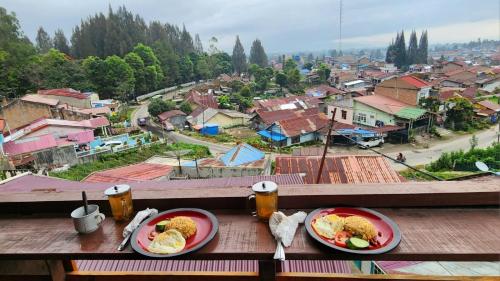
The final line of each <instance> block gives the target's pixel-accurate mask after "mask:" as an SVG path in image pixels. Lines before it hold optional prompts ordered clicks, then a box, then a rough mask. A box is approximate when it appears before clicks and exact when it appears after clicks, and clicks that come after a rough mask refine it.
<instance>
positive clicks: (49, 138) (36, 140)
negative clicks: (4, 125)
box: [3, 134, 57, 155]
mask: <svg viewBox="0 0 500 281" xmlns="http://www.w3.org/2000/svg"><path fill="white" fill-rule="evenodd" d="M56 146H57V142H56V139H55V138H54V136H53V135H51V134H47V135H43V136H39V137H32V138H29V139H25V140H19V141H9V142H6V143H4V144H3V149H4V151H5V153H7V154H9V155H18V154H23V153H30V152H35V151H39V150H43V149H47V148H51V147H56Z"/></svg>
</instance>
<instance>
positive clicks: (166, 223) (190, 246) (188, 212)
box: [131, 208, 219, 258]
mask: <svg viewBox="0 0 500 281" xmlns="http://www.w3.org/2000/svg"><path fill="white" fill-rule="evenodd" d="M218 227H219V223H218V221H217V218H216V217H215V216H214V215H213V214H212V213H210V212H208V211H206V210H202V209H196V208H182V209H172V210H168V211H165V212H162V213H159V214H158V215H156V216H154V217H152V218H149V219H147V220H146V221H144V222H143V223H141V225H139V227H138V228H137V229H136V230H135V231H134V233H133V235H132V239H131V245H132V248H133V249H134V250H135V251H136V252H138V253H140V254H142V255H145V256H148V257H151V258H170V257H175V256H179V255H184V254H187V253H191V252H193V251H196V250H198V249H200V248H202V247H203V246H205V245H206V244H207V243H208V242H210V241H211V240H212V239H213V238H214V236H215V234H216V233H217V231H218Z"/></svg>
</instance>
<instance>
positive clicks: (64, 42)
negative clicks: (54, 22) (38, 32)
mask: <svg viewBox="0 0 500 281" xmlns="http://www.w3.org/2000/svg"><path fill="white" fill-rule="evenodd" d="M54 48H56V49H57V50H59V51H61V52H63V53H65V54H67V55H69V53H70V48H69V46H68V39H66V36H65V35H64V31H62V29H58V30H56V32H55V33H54Z"/></svg>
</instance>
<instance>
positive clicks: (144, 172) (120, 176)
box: [83, 163, 172, 182]
mask: <svg viewBox="0 0 500 281" xmlns="http://www.w3.org/2000/svg"><path fill="white" fill-rule="evenodd" d="M170 172H172V166H168V165H161V164H151V163H139V164H134V165H129V166H125V167H120V168H116V169H109V170H104V171H98V172H94V173H92V174H90V175H89V176H87V177H86V178H85V179H83V181H84V182H130V181H132V182H133V181H145V180H154V179H157V178H160V177H163V176H166V175H168V174H169V173H170Z"/></svg>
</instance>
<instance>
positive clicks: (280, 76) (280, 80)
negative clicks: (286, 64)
mask: <svg viewBox="0 0 500 281" xmlns="http://www.w3.org/2000/svg"><path fill="white" fill-rule="evenodd" d="M275 80H276V84H278V85H279V86H280V87H281V88H283V87H286V85H287V84H288V77H287V76H286V75H285V74H284V73H283V72H281V71H280V72H277V73H276V76H275Z"/></svg>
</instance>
